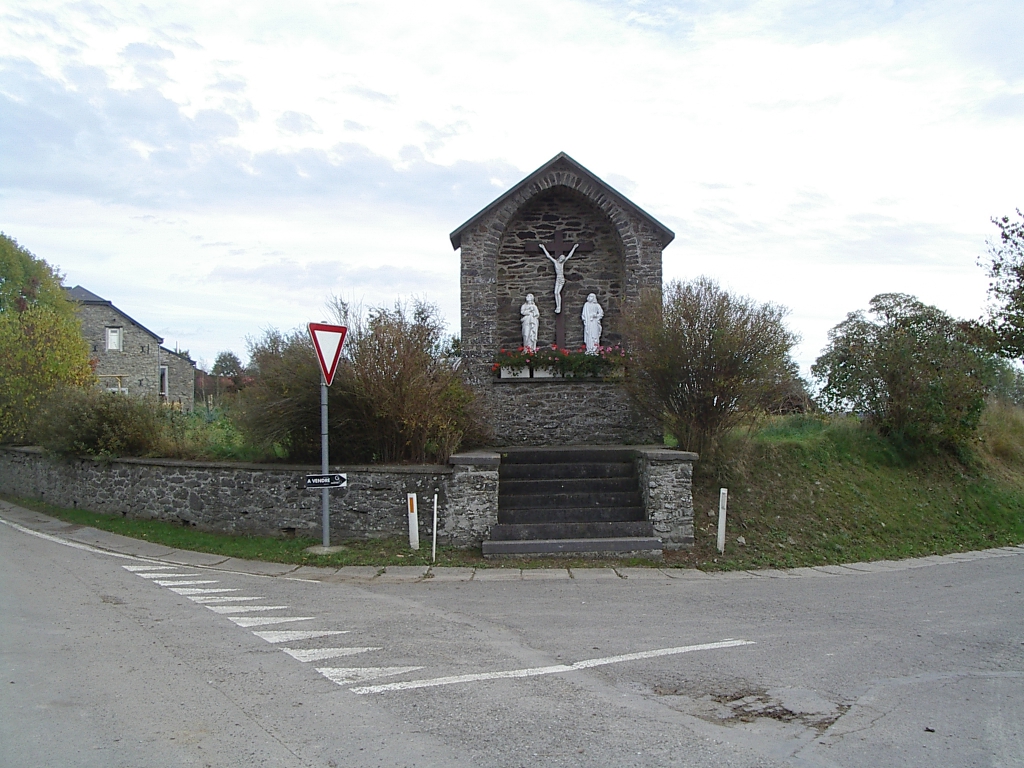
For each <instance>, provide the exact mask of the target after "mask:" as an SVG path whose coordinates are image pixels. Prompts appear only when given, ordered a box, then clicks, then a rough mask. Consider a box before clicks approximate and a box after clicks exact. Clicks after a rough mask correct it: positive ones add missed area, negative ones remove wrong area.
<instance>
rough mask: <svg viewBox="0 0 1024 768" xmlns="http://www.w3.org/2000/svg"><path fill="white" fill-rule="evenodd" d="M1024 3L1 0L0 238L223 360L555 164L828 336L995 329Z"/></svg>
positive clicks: (415, 254)
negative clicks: (992, 293) (561, 158)
mask: <svg viewBox="0 0 1024 768" xmlns="http://www.w3.org/2000/svg"><path fill="white" fill-rule="evenodd" d="M1022 39H1024V3H1022V2H1020V0H982V1H979V2H971V1H970V0H908V1H907V2H902V1H900V0H891V1H884V0H878V1H872V0H864V1H862V2H856V1H855V0H831V1H830V2H817V3H816V2H808V1H806V0H750V1H749V2H746V1H744V0H716V1H710V0H708V1H705V0H682V1H680V2H670V1H668V0H652V1H651V2H645V1H642V0H636V1H635V2H628V1H627V2H613V1H611V0H517V1H516V2H514V3H510V2H507V0H501V1H500V2H491V0H473V1H472V2H429V3H424V2H412V1H411V0H410V1H407V2H387V1H386V0H377V1H376V2H358V1H356V2H338V3H331V2H298V3H280V2H266V1H265V0H247V1H246V2H245V3H239V2H230V3H227V2H216V1H215V0H203V1H202V2H193V1H191V0H174V2H171V3H160V2H150V3H138V2H130V3H117V2H103V1H100V2H94V1H91V0H85V1H84V2H47V0H31V1H30V2H22V1H21V0H0V230H2V231H3V232H4V233H6V234H7V235H9V236H11V237H14V238H16V239H17V240H18V241H19V242H20V243H21V245H23V246H24V247H26V248H28V249H29V250H30V251H32V252H33V253H34V254H36V255H37V256H39V257H41V258H44V259H46V260H47V261H48V262H50V263H51V264H53V265H55V266H57V267H58V268H59V269H60V270H61V272H62V273H63V274H64V275H65V282H66V284H68V285H79V284H80V285H82V286H84V287H86V288H88V289H89V290H91V291H93V292H94V293H97V294H99V295H100V296H102V297H104V298H106V299H109V300H111V301H113V302H114V304H115V305H116V306H118V307H119V308H120V309H122V310H123V311H125V312H127V313H128V314H129V315H130V316H132V317H133V318H135V319H136V320H137V321H139V322H140V323H141V324H143V325H144V326H146V327H147V328H150V329H151V330H153V331H155V332H157V333H158V334H160V335H162V336H163V337H164V338H165V342H164V343H165V345H166V346H169V347H171V348H175V347H177V348H179V349H187V350H189V351H190V352H191V354H192V356H193V357H194V358H195V359H197V360H199V361H200V362H201V363H202V364H205V365H206V366H210V365H212V363H213V361H214V359H215V357H216V355H217V353H218V352H220V351H224V350H231V351H234V352H236V353H237V354H238V355H239V356H240V357H241V358H242V359H243V360H245V358H246V345H247V339H249V338H254V337H258V336H259V335H261V333H262V332H263V331H264V330H265V329H267V328H271V327H275V328H280V329H285V330H287V329H292V328H297V327H301V326H304V325H305V323H307V322H309V321H319V320H322V319H325V318H326V317H327V314H326V309H325V306H326V303H327V300H328V299H329V297H330V296H331V295H336V296H340V297H341V298H343V299H346V300H348V301H350V302H352V303H355V304H361V305H363V306H364V307H369V306H375V305H381V304H385V305H390V304H393V303H394V302H395V301H410V300H413V299H422V300H426V301H430V302H433V303H435V304H436V305H437V306H438V307H439V308H440V311H441V313H442V314H443V315H444V317H445V318H446V319H447V321H448V323H449V325H450V326H451V329H452V331H453V332H457V331H458V325H459V260H458V253H457V252H455V251H453V250H452V248H451V244H450V242H449V240H448V235H449V233H450V232H451V231H452V230H454V229H455V228H456V227H458V225H460V224H461V223H462V222H463V221H465V220H467V219H469V218H470V217H471V216H472V215H473V214H475V213H476V212H477V211H478V210H480V209H481V208H483V207H485V206H486V205H487V204H488V203H489V202H491V201H492V200H493V199H494V198H496V197H497V196H499V195H500V194H501V193H502V192H504V191H505V190H507V189H508V188H509V187H511V186H513V185H514V184H515V183H516V182H518V181H519V180H520V179H522V178H523V177H524V176H526V175H527V174H529V173H531V172H532V171H533V170H535V169H536V168H538V167H539V166H541V165H543V164H544V163H545V162H547V161H548V160H549V159H551V158H552V157H553V156H554V155H556V154H557V153H558V152H562V151H564V152H566V153H568V154H569V155H570V156H572V157H573V158H574V159H575V160H577V161H578V162H579V163H581V164H582V165H584V166H586V167H587V168H589V169H590V170H591V171H593V172H594V173H596V174H597V175H598V176H600V177H601V178H603V179H604V180H605V181H606V182H608V183H609V184H611V185H612V186H613V187H615V188H616V189H618V190H619V191H620V192H621V193H623V194H625V195H626V196H627V197H629V198H630V199H631V200H633V202H635V203H636V204H637V205H639V206H640V207H641V208H643V209H645V210H646V211H648V212H649V213H650V214H651V215H653V216H654V217H655V218H657V219H659V220H660V221H662V222H663V223H664V224H666V225H667V226H668V227H670V228H671V229H672V230H674V231H675V233H676V239H675V241H674V242H673V243H672V244H671V245H670V246H669V247H668V248H667V249H666V250H665V254H664V274H665V278H666V280H671V279H679V280H686V279H690V278H694V277H697V276H699V275H707V276H710V277H712V278H714V279H715V280H717V281H718V282H719V283H720V284H721V285H723V286H724V287H726V288H728V289H729V290H732V291H735V292H737V293H740V294H744V295H748V296H750V297H752V298H754V299H756V300H757V301H762V302H768V301H770V302H775V303H777V304H781V305H783V306H785V307H787V308H789V310H790V315H789V324H790V326H791V327H792V328H793V330H795V331H796V332H797V333H798V334H799V335H800V336H801V338H802V341H801V343H800V344H799V346H798V347H797V348H796V350H795V357H796V359H797V360H798V362H799V363H800V364H801V367H802V368H803V370H804V371H805V372H806V371H807V369H808V368H809V366H810V364H811V363H812V362H813V361H814V359H815V358H816V357H817V356H818V354H820V352H821V350H822V348H823V347H824V346H825V344H826V343H827V333H828V330H829V328H831V327H833V326H834V325H836V324H837V323H839V322H841V321H842V320H843V319H844V317H845V316H846V314H847V313H848V312H851V311H854V310H857V309H862V308H866V307H867V304H868V301H869V300H870V299H871V297H872V296H874V295H876V294H879V293H886V292H894V291H899V292H904V293H910V294H913V295H915V296H917V297H919V298H920V299H921V300H923V301H925V302H926V303H929V304H934V305H936V306H938V307H940V308H941V309H943V310H945V311H946V312H949V313H950V314H953V315H955V316H958V317H979V316H981V314H982V313H983V311H984V307H985V302H986V285H987V279H986V275H985V270H984V268H983V267H982V266H979V264H978V260H979V258H981V259H984V257H985V254H986V252H987V244H986V241H988V240H991V239H992V238H993V237H994V236H995V235H996V234H997V230H996V229H995V227H994V226H993V224H992V223H991V221H990V219H991V217H993V216H1003V215H1013V213H1014V210H1015V209H1016V208H1024V152H1021V151H1020V148H1021V137H1022V136H1024V45H1022V44H1021V42H1020V41H1021V40H1022Z"/></svg>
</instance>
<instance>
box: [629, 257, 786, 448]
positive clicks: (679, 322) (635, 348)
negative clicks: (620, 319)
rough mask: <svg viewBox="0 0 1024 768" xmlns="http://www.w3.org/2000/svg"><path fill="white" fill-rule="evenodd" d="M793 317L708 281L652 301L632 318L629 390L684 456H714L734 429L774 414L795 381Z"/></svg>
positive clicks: (668, 290)
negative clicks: (765, 412)
mask: <svg viewBox="0 0 1024 768" xmlns="http://www.w3.org/2000/svg"><path fill="white" fill-rule="evenodd" d="M787 314H788V311H787V310H786V309H785V308H783V307H780V306H778V305H776V304H771V303H768V304H759V303H757V302H755V301H754V300H753V299H750V298H748V297H743V296H735V295H733V294H731V293H729V292H728V291H726V290H724V289H722V288H720V287H719V286H718V284H717V283H715V282H714V281H713V280H711V279H709V278H706V277H699V278H697V279H696V280H691V281H689V282H686V283H680V282H678V281H675V282H672V283H669V284H668V285H667V286H666V287H665V291H664V295H663V297H659V296H658V295H657V294H649V295H647V296H645V297H643V298H642V299H641V301H640V302H639V304H638V306H637V307H636V308H635V309H634V310H632V311H631V312H630V313H629V316H628V318H627V325H628V328H627V336H628V343H629V351H630V354H631V355H632V358H633V363H634V364H633V367H632V369H631V371H630V375H629V376H628V377H627V379H626V382H627V386H628V387H629V389H630V392H631V393H632V394H633V396H634V398H635V400H636V401H637V402H638V403H639V405H640V406H641V407H642V408H643V409H644V410H646V411H647V412H648V413H650V414H651V415H652V416H654V417H656V418H659V419H662V420H663V421H664V424H665V427H666V428H667V429H668V431H669V432H671V433H672V435H673V436H674V437H675V438H676V439H677V440H678V441H679V445H680V447H681V448H684V449H686V450H690V451H696V452H698V453H706V452H713V451H714V449H715V447H716V446H717V442H718V439H719V437H720V436H721V435H722V433H723V432H725V431H726V430H727V429H729V428H730V427H733V426H735V425H736V424H739V423H741V422H742V421H743V420H744V419H746V418H748V417H750V416H753V415H754V414H756V413H758V412H760V411H761V410H764V409H765V408H767V407H770V406H771V404H772V403H774V402H777V401H778V400H779V398H780V393H781V392H782V391H784V390H785V389H786V387H785V382H788V381H789V380H791V379H792V378H793V376H794V375H795V366H794V365H793V362H792V360H791V358H790V351H791V350H792V348H793V345H794V344H796V342H797V336H796V335H795V334H793V333H792V332H791V331H790V330H788V329H787V328H786V325H785V323H784V320H785V317H786V315H787Z"/></svg>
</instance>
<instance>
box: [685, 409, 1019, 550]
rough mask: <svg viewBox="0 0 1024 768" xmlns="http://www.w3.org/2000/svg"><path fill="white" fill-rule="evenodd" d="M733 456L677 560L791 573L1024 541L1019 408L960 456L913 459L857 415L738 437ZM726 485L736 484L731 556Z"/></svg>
mask: <svg viewBox="0 0 1024 768" xmlns="http://www.w3.org/2000/svg"><path fill="white" fill-rule="evenodd" d="M724 453H725V456H726V458H724V459H723V460H721V461H720V462H718V464H717V466H715V467H702V468H701V469H702V470H703V471H701V472H698V473H697V476H696V477H695V478H694V511H695V515H694V529H695V531H694V536H695V540H696V543H695V546H694V548H693V549H692V550H690V551H688V552H684V553H681V555H680V556H679V557H678V558H673V559H674V560H676V561H677V564H681V565H689V566H696V567H699V568H702V569H706V570H733V569H741V568H766V567H772V568H792V567H797V566H807V565H825V564H838V563H844V562H857V561H869V560H886V559H899V558H906V557H920V556H924V555H931V554H946V553H950V552H957V551H963V550H971V549H986V548H990V547H998V546H1006V545H1010V544H1019V543H1021V542H1024V410H1022V409H1020V408H1017V407H1014V406H1007V405H999V404H993V405H991V406H990V407H989V409H988V410H987V412H986V414H985V419H984V421H983V423H982V426H981V429H980V430H979V433H978V439H977V441H976V443H975V445H974V446H972V449H971V450H970V451H969V452H967V453H965V454H963V455H961V456H959V457H957V456H953V455H950V454H944V453H942V454H939V453H935V454H927V455H917V456H907V455H906V454H904V453H901V452H900V451H899V450H897V449H896V448H895V447H893V445H892V444H890V443H889V442H888V441H887V440H885V439H884V438H883V437H881V436H879V435H878V434H876V433H874V432H873V431H872V430H871V429H869V428H867V427H865V426H864V425H862V424H860V423H859V422H858V421H857V420H855V419H850V418H827V417H818V416H791V417H784V418H776V419H771V420H768V421H767V422H766V423H764V424H762V425H761V426H760V427H759V428H757V429H755V430H753V431H751V432H749V433H741V432H737V433H734V434H732V435H730V436H729V439H728V444H727V446H726V451H725V452H724ZM720 487H728V488H729V508H728V522H727V525H726V530H727V536H726V551H725V554H724V555H720V554H719V553H718V551H717V549H716V540H717V520H718V491H719V488H720ZM740 537H742V538H743V539H744V541H745V543H744V544H740V543H739V539H740Z"/></svg>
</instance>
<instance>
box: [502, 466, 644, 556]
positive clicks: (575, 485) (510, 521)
mask: <svg viewBox="0 0 1024 768" xmlns="http://www.w3.org/2000/svg"><path fill="white" fill-rule="evenodd" d="M563 553H564V554H592V555H598V554H605V555H616V554H618V555H621V554H624V553H640V554H643V555H645V556H649V557H650V556H654V557H657V556H660V555H661V553H662V544H661V540H660V539H658V538H657V537H655V535H654V528H653V526H652V525H651V523H650V522H648V521H647V515H646V512H645V510H644V502H643V496H642V495H641V493H640V485H639V480H638V478H637V473H636V455H635V452H634V451H632V450H629V449H622V448H600V447H594V448H532V449H506V450H503V451H502V452H501V465H500V467H499V471H498V524H497V525H495V526H492V528H491V532H490V539H489V540H487V541H484V542H483V554H484V555H485V556H495V555H531V554H532V555H552V554H563Z"/></svg>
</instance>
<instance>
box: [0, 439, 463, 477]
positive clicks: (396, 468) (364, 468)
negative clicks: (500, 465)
mask: <svg viewBox="0 0 1024 768" xmlns="http://www.w3.org/2000/svg"><path fill="white" fill-rule="evenodd" d="M0 451H11V452H14V453H27V454H31V455H35V456H43V455H45V453H44V451H43V449H42V448H39V447H37V446H31V445H0ZM48 458H52V459H53V460H54V461H65V460H76V459H77V460H81V461H92V462H96V463H97V464H138V465H150V466H155V467H194V468H196V469H247V470H255V471H258V472H302V473H304V474H313V475H319V474H320V465H319V464H316V465H313V464H275V463H272V462H267V463H266V464H260V463H258V462H252V461H193V460H190V459H158V458H136V457H130V456H122V457H118V458H104V457H101V456H68V457H66V458H65V457H61V456H52V457H48ZM331 471H332V472H366V473H370V472H387V473H389V474H391V473H394V474H410V475H436V474H451V472H452V469H451V467H446V466H445V465H444V464H331Z"/></svg>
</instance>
